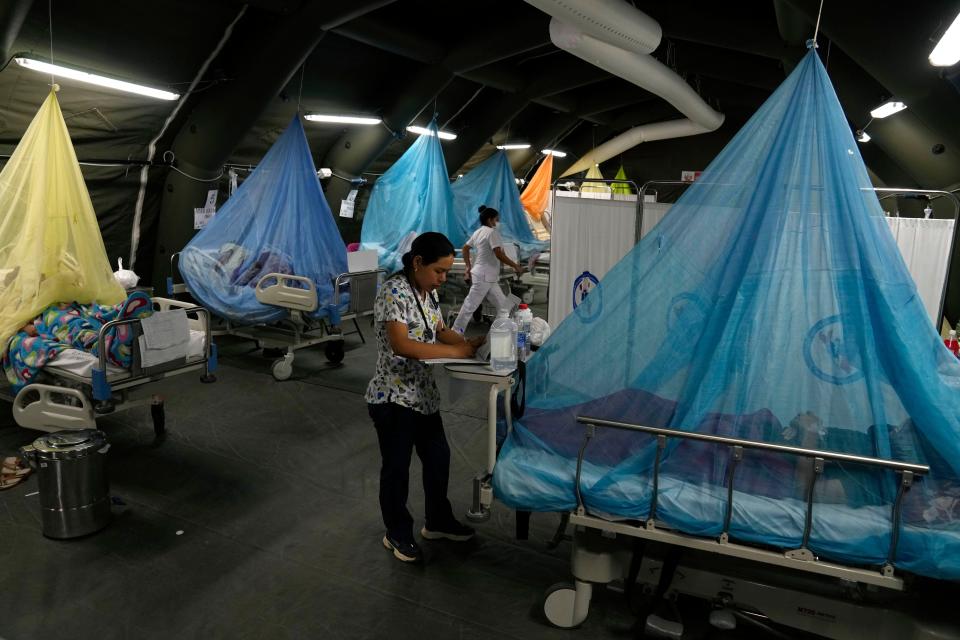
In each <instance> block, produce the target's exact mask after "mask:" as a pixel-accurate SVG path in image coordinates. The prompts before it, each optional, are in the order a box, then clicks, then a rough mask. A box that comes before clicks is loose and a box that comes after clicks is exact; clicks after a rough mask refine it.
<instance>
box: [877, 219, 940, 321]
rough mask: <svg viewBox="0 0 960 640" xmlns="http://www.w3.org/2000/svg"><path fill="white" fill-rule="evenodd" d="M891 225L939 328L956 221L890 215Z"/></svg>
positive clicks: (932, 317)
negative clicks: (942, 298) (941, 302)
mask: <svg viewBox="0 0 960 640" xmlns="http://www.w3.org/2000/svg"><path fill="white" fill-rule="evenodd" d="M887 224H888V225H890V231H891V232H892V233H893V237H894V238H895V239H896V241H897V246H898V247H900V253H901V255H903V261H904V262H906V263H907V268H908V269H909V270H910V275H912V276H913V281H914V282H916V284H917V289H918V290H919V292H920V298H921V299H922V300H923V306H924V307H926V309H927V313H928V314H930V319H931V320H932V321H933V324H934V326H935V327H937V329H938V330H939V328H940V318H938V317H937V314H938V313H939V311H940V298H941V296H942V295H943V286H944V283H945V282H946V279H947V262H948V261H949V260H950V239H951V238H952V237H953V220H934V219H923V218H896V217H893V218H887Z"/></svg>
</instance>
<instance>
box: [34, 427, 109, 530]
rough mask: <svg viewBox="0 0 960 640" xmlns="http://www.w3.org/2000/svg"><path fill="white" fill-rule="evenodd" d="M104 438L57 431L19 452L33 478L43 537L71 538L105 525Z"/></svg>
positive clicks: (88, 432) (84, 432)
mask: <svg viewBox="0 0 960 640" xmlns="http://www.w3.org/2000/svg"><path fill="white" fill-rule="evenodd" d="M109 449H110V445H109V444H108V443H107V437H106V435H105V434H104V433H103V432H102V431H98V430H96V429H83V430H81V431H58V432H56V433H51V434H49V435H45V436H42V437H40V438H37V439H36V440H34V442H33V444H31V445H27V446H26V447H23V448H22V449H21V452H22V453H23V457H24V459H26V460H27V461H28V462H29V463H30V466H31V467H33V469H34V470H35V471H36V472H37V476H38V478H39V483H40V508H41V513H42V517H41V521H42V524H43V535H45V536H47V537H48V538H76V537H78V536H85V535H87V534H90V533H93V532H94V531H99V530H100V529H102V528H104V527H105V526H107V523H108V522H109V521H110V485H109V482H108V481H107V474H106V471H105V470H104V464H103V463H104V459H105V458H106V453H107V451H108V450H109Z"/></svg>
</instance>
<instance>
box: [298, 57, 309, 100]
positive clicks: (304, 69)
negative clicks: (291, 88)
mask: <svg viewBox="0 0 960 640" xmlns="http://www.w3.org/2000/svg"><path fill="white" fill-rule="evenodd" d="M306 70H307V61H306V60H304V61H303V64H302V65H300V91H298V92H297V113H301V111H300V101H301V99H302V98H303V74H304V73H306Z"/></svg>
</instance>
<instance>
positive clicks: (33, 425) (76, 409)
mask: <svg viewBox="0 0 960 640" xmlns="http://www.w3.org/2000/svg"><path fill="white" fill-rule="evenodd" d="M153 306H154V310H155V311H170V310H174V309H182V310H184V311H185V312H186V313H187V318H188V324H189V327H190V329H191V330H194V331H203V333H204V352H203V355H202V356H201V357H199V358H196V357H195V358H181V359H179V360H174V361H170V362H165V363H161V364H157V365H154V366H150V367H144V366H142V365H141V360H140V348H139V341H138V340H137V339H136V336H139V335H140V334H141V329H140V320H139V319H136V318H129V319H125V320H114V321H112V322H108V323H107V324H105V325H104V326H103V327H101V328H100V335H99V336H98V338H97V342H98V344H99V343H103V342H104V340H105V338H106V336H107V334H108V333H109V332H110V331H111V330H113V329H114V328H116V327H118V326H120V325H124V324H128V325H132V330H133V334H134V341H133V345H132V348H133V364H132V365H131V367H130V369H128V370H127V373H126V375H123V376H116V375H113V374H111V375H110V376H109V377H108V376H107V371H108V365H107V359H106V357H107V356H106V350H105V349H97V351H98V354H99V355H98V362H97V365H96V366H95V367H94V371H93V376H92V377H87V376H81V375H78V374H76V373H72V372H69V371H64V370H60V369H48V370H47V371H46V373H47V374H49V375H51V376H53V377H54V379H56V380H57V382H56V383H53V384H45V383H34V384H28V385H26V386H25V387H23V388H22V389H20V391H19V392H18V393H16V394H13V393H12V390H11V389H10V388H9V387H6V388H4V389H2V390H0V398H3V399H5V400H7V401H9V402H11V403H12V404H13V418H14V420H15V421H16V423H17V424H18V425H20V426H21V427H24V428H27V429H36V430H38V431H47V432H53V431H62V430H76V429H92V428H96V424H97V418H98V417H99V416H103V415H107V414H111V413H116V412H118V411H126V410H127V409H131V408H133V407H138V406H145V405H150V408H151V409H150V410H151V416H152V418H153V428H154V432H155V433H156V435H157V436H162V435H163V434H164V432H165V430H166V425H165V413H164V404H163V398H162V397H161V396H159V395H156V394H150V395H146V396H143V395H141V394H139V393H137V392H140V391H142V389H141V387H144V386H145V385H148V384H150V383H152V382H156V381H158V380H162V379H164V378H169V377H172V376H178V375H182V374H185V373H189V372H191V371H200V372H202V375H201V376H200V381H201V382H204V383H210V382H214V381H215V380H216V377H215V376H214V375H213V372H214V371H215V370H216V368H217V349H216V345H215V344H213V339H212V335H211V328H210V312H209V311H208V310H207V309H205V308H204V307H200V306H197V305H194V304H190V303H186V302H181V301H179V300H171V299H168V298H153ZM111 369H112V368H111ZM77 386H82V387H81V388H80V389H78V388H77Z"/></svg>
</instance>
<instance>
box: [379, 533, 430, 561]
mask: <svg viewBox="0 0 960 640" xmlns="http://www.w3.org/2000/svg"><path fill="white" fill-rule="evenodd" d="M383 546H384V547H385V548H387V549H389V550H390V551H393V555H394V557H395V558H396V559H397V560H401V561H402V562H417V561H419V560H420V558H421V557H422V556H421V554H420V547H418V546H417V543H416V542H401V541H399V540H394V539H393V538H391V537H390V536H389V535H385V536H383Z"/></svg>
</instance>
